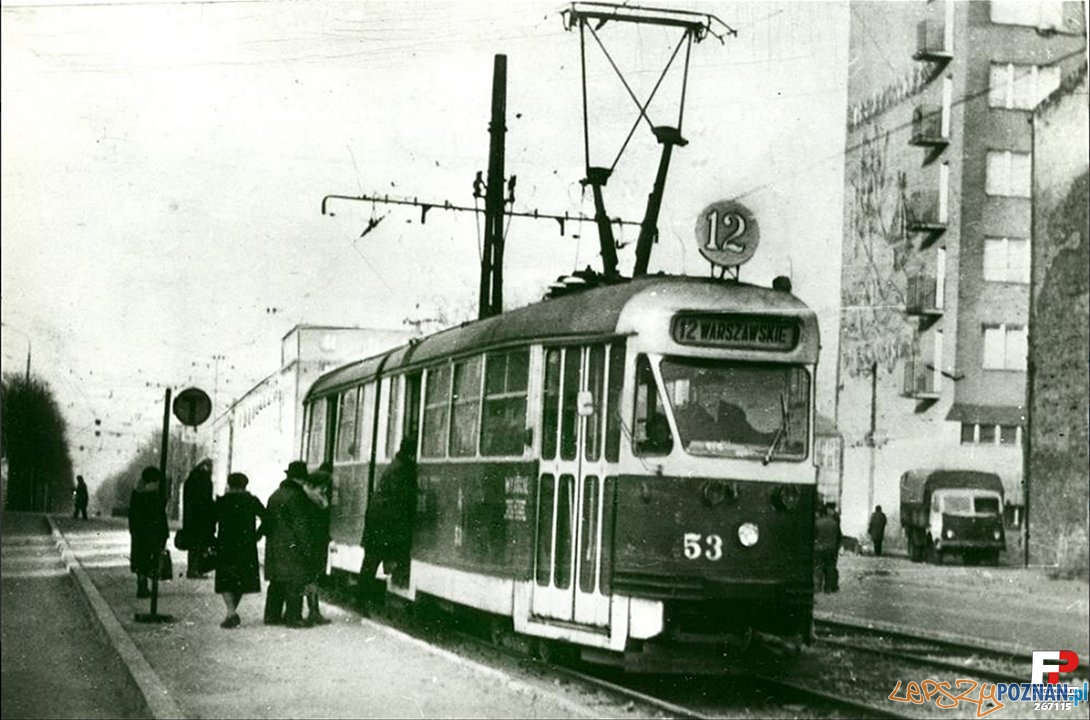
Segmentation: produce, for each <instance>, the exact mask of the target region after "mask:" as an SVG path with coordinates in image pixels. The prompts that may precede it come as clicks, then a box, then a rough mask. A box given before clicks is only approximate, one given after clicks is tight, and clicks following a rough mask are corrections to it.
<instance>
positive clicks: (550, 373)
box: [541, 348, 561, 460]
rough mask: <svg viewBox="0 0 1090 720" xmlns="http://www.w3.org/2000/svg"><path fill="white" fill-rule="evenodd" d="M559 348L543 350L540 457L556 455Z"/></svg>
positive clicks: (544, 458) (558, 416)
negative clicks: (543, 370)
mask: <svg viewBox="0 0 1090 720" xmlns="http://www.w3.org/2000/svg"><path fill="white" fill-rule="evenodd" d="M560 353H561V351H560V349H559V348H552V349H549V350H546V351H545V389H544V398H543V400H544V402H543V406H544V407H543V410H542V414H541V458H542V459H543V460H552V459H553V458H555V457H556V436H557V425H558V424H559V422H560V357H561V355H560Z"/></svg>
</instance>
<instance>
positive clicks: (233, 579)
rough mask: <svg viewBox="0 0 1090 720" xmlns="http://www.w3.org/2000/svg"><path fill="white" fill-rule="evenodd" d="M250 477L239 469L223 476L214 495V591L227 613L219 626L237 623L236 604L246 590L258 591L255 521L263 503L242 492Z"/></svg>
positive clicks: (258, 533)
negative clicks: (218, 492) (223, 484)
mask: <svg viewBox="0 0 1090 720" xmlns="http://www.w3.org/2000/svg"><path fill="white" fill-rule="evenodd" d="M249 483H250V479H249V478H247V477H246V476H245V475H243V474H242V473H231V474H230V475H228V476H227V492H226V493H224V494H223V495H222V496H221V497H219V498H217V499H216V504H215V510H214V512H213V515H214V517H215V523H216V546H215V547H216V592H217V593H219V594H220V595H221V596H222V597H223V604H224V605H225V606H226V607H227V617H226V618H225V619H224V621H223V622H222V623H220V627H222V628H234V627H238V626H239V624H240V623H241V622H242V620H241V619H240V618H239V616H238V604H239V602H241V601H242V596H243V595H245V594H246V593H259V592H261V575H260V571H259V570H258V564H257V541H258V538H260V537H261V527H260V526H259V524H258V523H259V522H260V521H261V519H262V518H263V517H264V516H265V506H264V505H262V504H261V501H260V500H258V499H257V498H256V497H254V496H253V495H251V494H250V493H248V492H246V486H247V485H248V484H249Z"/></svg>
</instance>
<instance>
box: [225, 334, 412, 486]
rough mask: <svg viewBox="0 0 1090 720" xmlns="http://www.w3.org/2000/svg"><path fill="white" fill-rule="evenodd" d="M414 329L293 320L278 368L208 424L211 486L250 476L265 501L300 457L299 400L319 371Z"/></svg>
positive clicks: (389, 344)
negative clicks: (232, 477)
mask: <svg viewBox="0 0 1090 720" xmlns="http://www.w3.org/2000/svg"><path fill="white" fill-rule="evenodd" d="M413 337H416V333H413V332H409V331H404V330H381V329H374V328H346V327H325V326H316V325H298V326H296V327H294V328H292V329H291V331H290V332H288V334H287V335H285V336H284V337H283V339H282V340H281V342H280V368H279V369H278V370H276V371H275V372H273V373H272V374H270V375H269V376H268V377H266V378H265V379H264V380H262V381H261V382H259V383H258V384H257V385H255V386H254V387H252V388H250V390H248V391H247V392H246V393H245V394H243V395H242V397H240V398H239V399H238V400H236V401H235V402H234V403H232V404H231V405H230V406H229V407H228V408H227V410H226V411H224V413H223V414H222V415H220V416H219V417H218V418H216V420H215V422H214V423H213V426H212V435H213V450H212V453H213V461H214V472H215V477H214V480H215V486H216V489H217V492H222V491H223V488H224V487H225V486H226V483H227V475H228V473H231V472H242V473H245V474H246V475H247V476H248V477H249V478H250V487H249V489H250V492H252V493H253V494H254V495H256V496H257V497H258V498H260V499H261V500H262V501H264V500H266V499H267V498H268V496H269V495H270V494H272V492H273V490H275V489H276V487H277V485H279V483H280V481H281V480H283V478H284V469H285V468H286V467H287V465H288V463H289V462H291V461H292V460H295V459H297V458H299V456H300V452H301V451H300V447H301V444H300V442H301V440H300V439H301V438H302V434H303V399H304V398H305V397H306V394H307V391H308V390H309V389H310V386H311V385H312V384H313V383H314V381H315V380H317V379H318V377H319V376H321V375H322V373H324V372H326V371H328V370H331V369H332V368H335V367H338V366H340V365H344V364H346V363H349V362H352V361H353V360H359V359H362V358H365V357H370V356H372V355H376V354H378V353H380V352H382V351H384V350H387V349H390V348H393V347H396V346H398V345H402V344H404V343H406V342H408V340H409V339H411V338H413Z"/></svg>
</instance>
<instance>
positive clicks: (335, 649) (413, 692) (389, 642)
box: [54, 518, 595, 718]
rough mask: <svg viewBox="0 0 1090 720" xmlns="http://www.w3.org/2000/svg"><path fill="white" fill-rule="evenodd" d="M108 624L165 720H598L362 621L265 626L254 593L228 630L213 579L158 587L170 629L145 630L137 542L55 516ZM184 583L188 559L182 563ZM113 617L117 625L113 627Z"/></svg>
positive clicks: (112, 527)
mask: <svg viewBox="0 0 1090 720" xmlns="http://www.w3.org/2000/svg"><path fill="white" fill-rule="evenodd" d="M54 522H55V524H56V526H57V527H58V529H59V531H60V534H62V535H63V537H64V541H65V542H66V543H67V545H68V546H69V547H70V548H71V551H72V555H73V557H74V558H75V559H78V560H79V561H80V563H81V564H82V567H83V568H84V569H85V570H86V573H87V575H88V577H89V580H90V581H91V582H92V583H93V586H94V589H93V590H91V592H92V593H94V592H97V593H99V594H100V595H101V598H102V599H103V601H104V606H105V607H107V608H108V611H109V613H110V614H112V615H113V616H114V618H115V619H116V621H118V622H119V624H120V627H121V629H122V630H123V631H124V634H125V635H126V636H127V637H128V638H131V641H132V643H133V644H134V647H135V649H136V650H137V651H138V654H139V655H140V656H141V657H142V658H143V659H145V660H146V663H147V665H148V666H149V668H150V670H151V671H152V673H153V675H154V677H146V678H144V683H143V685H144V688H145V694H150V695H152V696H153V699H154V697H155V696H156V695H158V694H165V695H166V696H167V697H168V698H169V701H170V703H173V705H174V707H175V708H176V709H174V710H172V709H171V707H170V705H169V704H167V705H166V706H165V707H161V708H160V709H159V710H156V708H155V706H154V702H153V703H152V707H153V712H155V715H156V717H165V716H171V715H175V714H176V715H177V716H183V717H202V718H203V717H217V718H219V717H222V718H280V717H285V718H286V717H295V718H313V717H322V718H336V717H358V718H369V717H373V718H394V717H412V718H417V717H496V718H508V717H510V718H534V717H573V716H575V717H592V716H594V715H595V714H594V711H593V710H592V709H589V708H585V707H583V706H581V705H579V704H577V703H575V702H573V701H571V700H569V699H567V698H565V697H563V696H562V695H561V694H560V692H552V691H550V690H548V689H542V688H538V687H532V686H530V685H529V684H527V683H524V682H522V681H519V680H513V679H511V678H509V677H507V676H506V675H505V674H503V673H501V672H500V671H497V670H494V669H491V668H486V667H483V666H480V665H478V664H476V663H474V662H472V661H469V660H465V659H463V658H459V657H457V656H454V655H452V654H450V653H447V652H445V651H443V650H439V649H436V648H433V647H430V646H428V645H427V644H425V643H423V642H421V641H418V640H415V639H413V638H409V637H407V636H405V635H403V634H401V633H399V632H397V631H395V630H391V629H389V628H386V627H384V626H382V625H379V624H377V623H373V622H371V621H369V620H366V619H362V618H360V617H359V616H357V615H356V614H354V613H349V612H346V611H342V610H340V609H338V608H334V607H328V606H327V607H326V610H327V611H328V612H327V615H328V617H329V618H330V619H331V620H333V623H332V624H331V625H328V626H325V627H318V628H310V629H305V630H292V629H287V628H283V627H266V626H264V625H263V624H262V623H261V615H262V608H263V603H264V596H263V595H247V596H246V597H245V598H244V599H243V601H242V605H241V607H240V610H239V613H240V615H241V617H242V626H241V627H240V628H237V629H234V630H224V629H221V628H220V627H219V623H220V621H221V620H222V619H223V614H224V610H223V603H222V601H221V599H220V598H219V596H218V595H215V594H214V591H213V581H212V580H211V579H209V580H184V579H178V578H177V577H176V578H175V579H174V580H172V581H171V582H166V583H162V584H161V585H160V597H159V608H158V610H159V612H160V613H167V614H171V615H173V616H174V622H173V623H168V624H159V625H156V624H141V623H137V622H135V621H134V620H133V616H134V614H135V613H137V612H147V610H148V606H149V603H148V601H147V600H140V601H137V599H136V596H135V595H136V593H135V589H136V586H135V581H134V576H133V575H132V574H130V573H129V570H128V559H127V552H128V536H127V533H126V532H125V530H124V529H123V526H119V525H118V524H117V523H116V522H110V521H104V520H103V521H94V520H92V521H88V522H82V523H81V522H76V521H72V520H70V519H68V518H55V519H54ZM173 556H174V557H173V559H174V570H175V575H176V576H177V575H179V574H184V570H185V567H184V566H185V554H184V553H178V552H176V551H175V552H174V553H173ZM108 619H109V618H107V620H108Z"/></svg>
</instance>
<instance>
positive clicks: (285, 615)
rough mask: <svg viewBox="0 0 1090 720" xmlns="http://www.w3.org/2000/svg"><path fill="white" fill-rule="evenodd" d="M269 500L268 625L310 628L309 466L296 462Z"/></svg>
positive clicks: (267, 533)
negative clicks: (306, 598)
mask: <svg viewBox="0 0 1090 720" xmlns="http://www.w3.org/2000/svg"><path fill="white" fill-rule="evenodd" d="M284 472H285V475H286V477H285V478H284V480H283V482H281V483H280V487H278V488H277V489H276V491H275V492H273V494H272V495H271V496H270V497H269V504H268V507H267V508H266V511H265V522H264V525H263V529H264V531H265V578H266V579H267V580H268V581H269V590H268V592H267V594H266V595H265V624H266V625H286V626H288V627H308V625H307V623H305V622H304V621H303V589H304V587H305V586H306V584H307V582H309V581H310V579H311V578H310V563H309V562H308V561H309V559H310V550H311V546H312V544H313V540H312V538H311V537H310V526H311V523H310V522H308V519H309V515H308V514H309V513H310V507H309V505H310V500H309V499H308V498H307V494H306V492H305V491H304V490H303V482H304V481H305V480H306V479H307V464H306V463H305V462H303V461H302V460H295V461H292V462H291V463H289V464H288V468H287V470H285V471H284Z"/></svg>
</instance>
